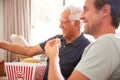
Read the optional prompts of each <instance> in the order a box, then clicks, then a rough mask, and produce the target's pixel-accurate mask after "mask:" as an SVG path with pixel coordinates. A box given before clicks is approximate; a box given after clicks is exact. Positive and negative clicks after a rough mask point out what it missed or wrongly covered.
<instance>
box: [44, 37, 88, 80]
mask: <svg viewBox="0 0 120 80" xmlns="http://www.w3.org/2000/svg"><path fill="white" fill-rule="evenodd" d="M59 44H60V42H59V40H57V41H56V40H55V39H54V40H50V41H48V42H47V44H46V46H45V53H46V54H47V56H48V57H49V72H48V80H65V79H64V77H63V76H62V74H61V70H60V65H59V56H58V53H59V49H58V48H59V46H60V45H59ZM68 80H89V79H88V78H87V77H86V76H84V75H83V74H81V73H80V72H78V71H77V70H74V71H73V72H72V74H71V76H70V77H69V78H68Z"/></svg>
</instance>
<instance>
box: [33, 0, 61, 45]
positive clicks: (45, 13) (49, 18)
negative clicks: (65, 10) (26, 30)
mask: <svg viewBox="0 0 120 80" xmlns="http://www.w3.org/2000/svg"><path fill="white" fill-rule="evenodd" d="M31 6H32V8H31V23H32V31H31V34H32V35H31V44H38V43H40V42H42V41H44V40H46V39H48V38H50V37H52V36H53V35H56V34H59V33H61V32H60V31H61V30H60V29H59V23H58V18H59V16H60V10H61V8H62V0H32V2H31Z"/></svg>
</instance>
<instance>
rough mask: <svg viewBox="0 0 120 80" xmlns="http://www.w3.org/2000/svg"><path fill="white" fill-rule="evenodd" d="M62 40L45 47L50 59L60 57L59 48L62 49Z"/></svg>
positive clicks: (48, 43)
mask: <svg viewBox="0 0 120 80" xmlns="http://www.w3.org/2000/svg"><path fill="white" fill-rule="evenodd" d="M60 43H61V42H60V39H59V38H56V39H53V40H50V41H48V42H47V43H46V45H45V53H46V55H47V56H48V57H49V58H53V57H56V56H58V53H59V48H60Z"/></svg>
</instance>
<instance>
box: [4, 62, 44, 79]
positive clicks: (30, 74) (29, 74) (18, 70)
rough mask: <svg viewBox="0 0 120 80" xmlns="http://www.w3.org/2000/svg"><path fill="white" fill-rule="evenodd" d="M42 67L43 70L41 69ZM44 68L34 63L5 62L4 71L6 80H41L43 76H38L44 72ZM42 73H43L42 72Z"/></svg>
mask: <svg viewBox="0 0 120 80" xmlns="http://www.w3.org/2000/svg"><path fill="white" fill-rule="evenodd" d="M42 67H43V68H42ZM45 68H46V66H45V65H44V66H41V64H36V63H24V62H6V63H5V69H6V75H7V80H37V79H39V80H42V79H43V76H44V74H41V75H39V76H38V74H39V73H40V72H42V71H45ZM42 73H44V72H42Z"/></svg>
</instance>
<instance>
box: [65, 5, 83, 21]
mask: <svg viewBox="0 0 120 80" xmlns="http://www.w3.org/2000/svg"><path fill="white" fill-rule="evenodd" d="M63 10H70V16H69V19H70V20H80V15H81V12H82V10H81V8H80V7H76V6H73V5H70V6H64V8H63Z"/></svg>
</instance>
